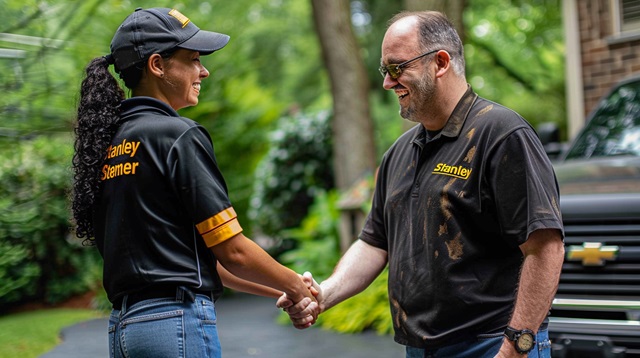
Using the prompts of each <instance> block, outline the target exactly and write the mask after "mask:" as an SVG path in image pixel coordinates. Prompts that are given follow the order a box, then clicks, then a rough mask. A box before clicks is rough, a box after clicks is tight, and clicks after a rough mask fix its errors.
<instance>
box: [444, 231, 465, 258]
mask: <svg viewBox="0 0 640 358" xmlns="http://www.w3.org/2000/svg"><path fill="white" fill-rule="evenodd" d="M445 244H446V245H447V250H449V257H450V258H451V259H452V260H459V259H460V258H461V257H462V251H463V249H464V246H463V245H462V240H461V239H460V234H458V235H456V237H455V238H454V239H453V240H450V241H447V242H445Z"/></svg>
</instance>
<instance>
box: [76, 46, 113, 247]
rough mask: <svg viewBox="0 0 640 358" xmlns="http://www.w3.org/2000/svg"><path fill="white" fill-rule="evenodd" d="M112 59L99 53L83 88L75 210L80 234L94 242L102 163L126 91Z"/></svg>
mask: <svg viewBox="0 0 640 358" xmlns="http://www.w3.org/2000/svg"><path fill="white" fill-rule="evenodd" d="M110 62H111V61H110V59H109V58H108V57H98V58H95V59H93V60H92V61H91V63H89V65H88V66H87V68H86V77H85V79H84V80H83V81H82V85H81V88H80V103H79V105H78V117H77V123H76V127H75V135H76V138H75V143H74V149H75V153H74V155H73V170H74V176H73V179H74V181H73V193H72V210H73V217H74V219H75V224H76V231H75V233H76V236H77V237H79V238H85V243H86V242H93V241H92V240H93V238H94V231H93V211H94V205H95V203H96V202H97V200H98V194H99V190H100V165H101V163H102V161H103V160H104V157H105V153H106V151H107V147H108V146H109V144H110V142H111V139H112V138H113V136H114V134H115V132H116V130H117V129H118V127H119V126H120V123H121V120H120V112H119V107H120V103H121V102H122V101H123V100H124V98H125V94H124V91H123V90H122V88H120V86H119V84H118V82H117V81H116V79H115V78H114V77H113V76H112V75H111V73H110V72H109V64H110Z"/></svg>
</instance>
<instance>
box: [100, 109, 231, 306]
mask: <svg viewBox="0 0 640 358" xmlns="http://www.w3.org/2000/svg"><path fill="white" fill-rule="evenodd" d="M121 116H122V118H123V120H124V123H123V124H122V125H121V126H120V128H118V130H117V133H116V134H115V136H114V138H113V140H112V142H111V145H110V146H109V148H108V149H107V152H106V153H105V154H106V157H105V161H104V163H102V164H101V178H100V179H101V192H100V200H99V202H98V203H97V205H96V208H95V214H94V228H95V236H96V243H97V247H98V249H99V251H100V253H101V254H102V256H103V258H104V288H105V290H106V292H107V294H108V297H109V300H111V301H112V302H114V301H115V300H116V299H118V298H119V297H121V296H122V295H124V294H128V293H132V292H134V291H139V290H145V289H146V288H149V287H151V286H157V285H163V286H167V285H169V286H187V287H190V288H193V289H197V290H201V291H213V293H214V296H215V297H217V296H219V295H220V294H221V293H222V290H223V287H222V283H221V281H220V278H219V276H218V274H217V272H216V268H215V267H216V259H215V257H214V256H213V253H212V252H211V250H210V249H209V247H211V246H214V245H216V244H218V243H220V242H223V241H224V240H226V239H229V238H231V237H232V236H234V235H236V234H237V233H239V232H241V231H242V228H241V227H240V224H239V223H238V220H237V217H236V214H235V212H234V210H233V207H232V206H231V203H230V201H229V197H228V194H227V186H226V183H225V181H224V178H223V177H222V174H221V173H220V170H219V169H218V166H217V163H216V158H215V155H214V152H213V144H212V142H211V138H210V136H209V134H208V132H207V131H206V129H205V128H204V127H202V126H200V125H199V124H198V123H196V122H194V121H192V120H190V119H188V118H184V117H180V116H179V115H178V113H177V112H176V111H174V110H173V109H172V108H171V107H169V106H168V105H166V104H165V103H163V102H161V101H158V100H156V99H153V98H149V97H134V98H131V99H128V100H125V101H124V102H123V103H122V105H121Z"/></svg>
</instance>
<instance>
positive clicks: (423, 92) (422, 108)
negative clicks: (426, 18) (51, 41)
mask: <svg viewBox="0 0 640 358" xmlns="http://www.w3.org/2000/svg"><path fill="white" fill-rule="evenodd" d="M414 22H415V21H414V20H412V19H410V18H409V19H407V18H405V19H401V20H399V21H398V22H396V23H394V24H393V25H391V26H390V27H389V29H388V30H387V33H386V34H385V37H384V40H383V41H382V60H381V62H382V64H383V65H389V64H399V63H402V62H404V61H407V60H410V59H412V58H414V57H416V56H418V55H420V51H422V48H421V46H420V44H419V41H418V32H417V30H416V28H415V23H414ZM433 56H435V54H430V55H427V56H425V57H423V58H421V59H418V60H416V61H413V62H411V63H409V64H407V65H406V66H404V67H403V68H402V72H401V74H400V76H398V77H397V78H395V79H394V78H392V76H390V75H389V74H387V75H386V76H385V78H384V83H383V87H384V88H385V89H387V90H393V91H394V92H395V93H396V95H397V96H398V102H399V105H400V115H401V116H402V117H403V118H405V119H408V120H410V121H413V122H422V120H423V119H424V118H423V117H424V116H425V115H426V114H427V113H428V110H429V107H430V103H433V101H434V98H435V93H436V90H435V88H436V87H435V82H434V78H433V76H432V75H431V74H430V72H429V64H430V63H431V61H433Z"/></svg>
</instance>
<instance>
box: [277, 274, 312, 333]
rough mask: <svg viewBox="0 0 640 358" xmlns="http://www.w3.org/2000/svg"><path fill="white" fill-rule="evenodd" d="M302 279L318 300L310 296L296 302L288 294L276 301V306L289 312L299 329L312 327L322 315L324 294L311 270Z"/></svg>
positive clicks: (294, 324)
mask: <svg viewBox="0 0 640 358" xmlns="http://www.w3.org/2000/svg"><path fill="white" fill-rule="evenodd" d="M301 279H302V281H303V282H304V283H305V284H306V285H307V287H308V288H309V291H311V294H313V295H314V296H315V297H316V299H317V301H318V302H315V301H313V300H311V299H310V298H308V297H305V298H304V299H302V300H300V301H299V302H297V303H294V302H293V301H291V299H289V297H287V295H286V294H283V295H282V296H280V298H279V299H278V301H277V302H276V307H278V308H282V309H283V310H284V311H285V312H287V313H288V314H289V319H291V322H292V323H293V326H294V327H296V328H297V329H305V328H308V327H311V326H312V325H313V324H314V323H315V322H316V320H317V319H318V315H320V312H321V309H320V307H321V306H320V302H321V299H322V294H321V291H320V285H318V283H317V282H316V281H315V280H314V279H313V276H312V275H311V273H310V272H305V273H304V275H302V276H301Z"/></svg>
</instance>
